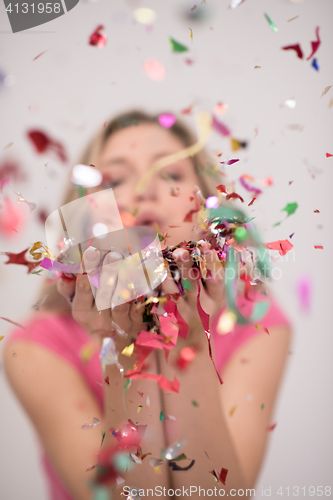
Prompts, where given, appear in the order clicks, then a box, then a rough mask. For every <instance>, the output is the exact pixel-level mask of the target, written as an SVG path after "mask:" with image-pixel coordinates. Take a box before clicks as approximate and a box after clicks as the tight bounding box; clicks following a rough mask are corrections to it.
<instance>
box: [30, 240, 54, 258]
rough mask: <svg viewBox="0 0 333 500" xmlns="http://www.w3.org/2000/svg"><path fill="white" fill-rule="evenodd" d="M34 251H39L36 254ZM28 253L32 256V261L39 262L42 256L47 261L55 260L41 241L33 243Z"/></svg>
mask: <svg viewBox="0 0 333 500" xmlns="http://www.w3.org/2000/svg"><path fill="white" fill-rule="evenodd" d="M41 249H43V250H41ZM36 250H39V252H36ZM29 253H30V254H31V255H32V258H33V259H34V260H40V259H41V258H42V257H43V255H44V257H47V258H48V259H52V260H55V257H54V255H53V254H52V252H51V250H50V249H49V248H48V247H47V246H46V245H44V243H42V242H41V241H36V243H34V244H33V246H32V247H31V248H30V250H29Z"/></svg>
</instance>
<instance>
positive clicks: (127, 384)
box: [124, 378, 131, 397]
mask: <svg viewBox="0 0 333 500" xmlns="http://www.w3.org/2000/svg"><path fill="white" fill-rule="evenodd" d="M130 383H131V381H130V379H129V378H128V379H127V380H126V383H125V386H124V397H125V396H126V391H127V387H128V386H129V385H130Z"/></svg>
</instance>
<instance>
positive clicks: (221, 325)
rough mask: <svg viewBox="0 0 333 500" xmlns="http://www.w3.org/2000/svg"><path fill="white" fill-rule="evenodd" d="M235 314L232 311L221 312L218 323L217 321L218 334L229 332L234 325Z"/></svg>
mask: <svg viewBox="0 0 333 500" xmlns="http://www.w3.org/2000/svg"><path fill="white" fill-rule="evenodd" d="M236 319H237V316H236V314H235V313H234V312H233V311H225V312H224V313H223V314H221V316H220V318H219V320H218V323H217V331H218V333H219V334H220V335H225V334H226V333H230V332H231V331H232V330H233V329H234V326H235V323H236Z"/></svg>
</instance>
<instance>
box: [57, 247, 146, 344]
mask: <svg viewBox="0 0 333 500" xmlns="http://www.w3.org/2000/svg"><path fill="white" fill-rule="evenodd" d="M120 259H122V256H121V255H120V254H118V253H115V252H113V253H109V254H107V256H106V257H105V260H104V264H106V265H104V266H103V268H102V272H101V274H100V281H99V288H97V290H96V301H97V303H98V305H99V308H100V309H102V310H100V311H99V310H98V309H97V307H96V303H95V299H94V295H93V292H92V288H91V284H90V282H89V278H88V275H87V274H78V275H77V279H76V280H72V281H69V280H66V279H61V280H59V281H58V284H57V288H58V291H59V293H60V294H61V295H63V297H65V299H66V300H67V301H68V303H69V304H70V306H71V308H72V315H73V318H74V319H75V320H76V321H77V322H78V323H80V324H81V325H82V326H84V327H85V328H86V329H87V330H88V331H89V332H90V333H91V334H99V335H100V336H101V337H104V336H108V335H110V334H111V332H112V331H114V328H112V321H113V322H114V323H116V324H117V325H118V326H119V327H120V328H121V329H122V330H124V331H125V332H126V333H129V334H131V335H132V334H133V336H134V335H136V334H137V333H138V332H139V331H141V330H146V326H147V323H144V322H143V321H142V313H143V306H141V305H139V304H137V303H136V302H139V301H140V298H138V299H137V300H136V301H135V302H134V303H130V302H127V303H124V304H121V305H118V306H115V307H114V308H113V309H111V303H112V297H113V294H114V291H115V289H116V286H117V281H118V265H117V262H118V263H119V260H120ZM99 262H100V254H99V250H96V249H92V248H88V249H87V250H86V251H85V252H84V254H83V263H84V266H83V268H84V269H85V270H86V271H88V273H89V271H91V270H93V269H96V268H97V266H98V264H99Z"/></svg>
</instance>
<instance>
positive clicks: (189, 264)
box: [173, 248, 199, 307]
mask: <svg viewBox="0 0 333 500" xmlns="http://www.w3.org/2000/svg"><path fill="white" fill-rule="evenodd" d="M173 257H174V260H175V263H176V265H177V267H178V270H179V273H180V278H181V280H182V286H183V289H185V291H186V298H187V301H188V303H189V304H190V306H194V307H196V303H197V296H198V285H197V279H198V277H199V271H198V269H197V268H196V267H194V266H193V260H192V257H191V255H190V253H189V252H188V251H187V250H185V249H184V248H177V250H175V251H174V252H173Z"/></svg>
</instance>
